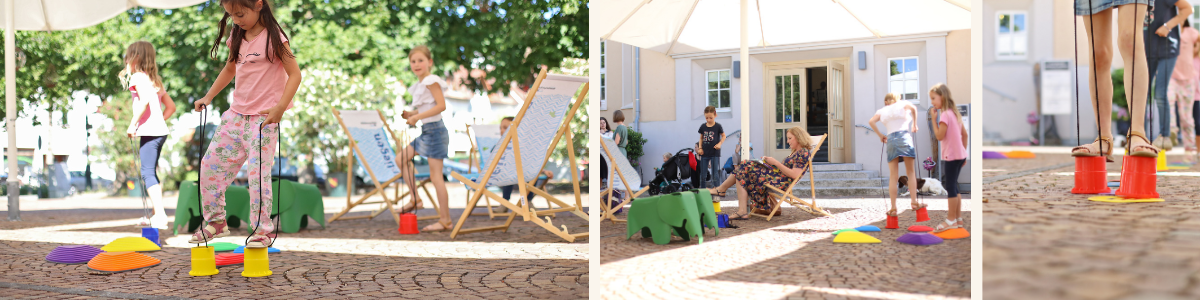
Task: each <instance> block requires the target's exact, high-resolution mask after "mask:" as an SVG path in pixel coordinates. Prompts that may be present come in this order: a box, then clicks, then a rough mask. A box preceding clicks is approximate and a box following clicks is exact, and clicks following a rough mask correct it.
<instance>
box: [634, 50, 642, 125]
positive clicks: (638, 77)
mask: <svg viewBox="0 0 1200 300" xmlns="http://www.w3.org/2000/svg"><path fill="white" fill-rule="evenodd" d="M633 74H634V75H633V80H634V81H633V86H634V89H633V130H636V131H639V132H641V131H642V47H634V48H633Z"/></svg>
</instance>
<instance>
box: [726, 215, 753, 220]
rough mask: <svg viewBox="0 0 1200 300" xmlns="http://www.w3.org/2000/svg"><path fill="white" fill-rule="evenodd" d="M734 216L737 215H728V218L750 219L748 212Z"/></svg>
mask: <svg viewBox="0 0 1200 300" xmlns="http://www.w3.org/2000/svg"><path fill="white" fill-rule="evenodd" d="M735 216H737V217H729V219H730V220H738V221H743V220H749V219H750V214H735Z"/></svg>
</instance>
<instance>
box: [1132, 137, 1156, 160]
mask: <svg viewBox="0 0 1200 300" xmlns="http://www.w3.org/2000/svg"><path fill="white" fill-rule="evenodd" d="M1135 136H1136V137H1139V138H1142V141H1144V142H1145V145H1139V146H1137V147H1136V148H1135V147H1134V146H1133V137H1135ZM1127 139H1128V140H1129V142H1127V143H1125V152H1127V153H1129V155H1130V156H1137V157H1154V158H1157V157H1158V151H1159V149H1158V148H1157V147H1154V145H1152V144H1150V139H1148V138H1146V134H1145V133H1143V132H1140V131H1133V130H1130V131H1129V138H1127ZM1135 149H1136V150H1135Z"/></svg>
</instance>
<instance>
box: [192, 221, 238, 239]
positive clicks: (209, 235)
mask: <svg viewBox="0 0 1200 300" xmlns="http://www.w3.org/2000/svg"><path fill="white" fill-rule="evenodd" d="M228 227H229V224H226V223H225V222H224V221H222V222H208V224H205V225H204V227H203V228H200V230H198V231H196V233H195V234H192V239H191V240H188V243H189V244H199V243H206V242H210V241H212V240H213V239H215V238H219V237H223V236H228V235H229V228H228Z"/></svg>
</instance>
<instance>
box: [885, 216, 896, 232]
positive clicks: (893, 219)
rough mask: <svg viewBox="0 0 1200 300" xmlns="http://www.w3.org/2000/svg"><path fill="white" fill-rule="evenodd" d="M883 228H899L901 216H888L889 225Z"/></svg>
mask: <svg viewBox="0 0 1200 300" xmlns="http://www.w3.org/2000/svg"><path fill="white" fill-rule="evenodd" d="M883 228H887V229H897V228H900V217H898V216H887V226H884V227H883Z"/></svg>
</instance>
